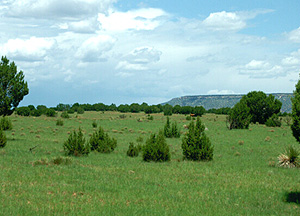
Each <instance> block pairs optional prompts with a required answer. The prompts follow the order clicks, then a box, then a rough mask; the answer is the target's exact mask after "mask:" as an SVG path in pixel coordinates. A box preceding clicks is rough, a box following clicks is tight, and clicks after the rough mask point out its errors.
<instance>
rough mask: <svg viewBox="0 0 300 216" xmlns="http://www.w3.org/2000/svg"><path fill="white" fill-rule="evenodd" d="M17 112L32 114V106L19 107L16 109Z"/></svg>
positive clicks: (25, 114)
mask: <svg viewBox="0 0 300 216" xmlns="http://www.w3.org/2000/svg"><path fill="white" fill-rule="evenodd" d="M16 112H17V114H18V115H20V116H30V108H29V107H19V108H17V109H16Z"/></svg>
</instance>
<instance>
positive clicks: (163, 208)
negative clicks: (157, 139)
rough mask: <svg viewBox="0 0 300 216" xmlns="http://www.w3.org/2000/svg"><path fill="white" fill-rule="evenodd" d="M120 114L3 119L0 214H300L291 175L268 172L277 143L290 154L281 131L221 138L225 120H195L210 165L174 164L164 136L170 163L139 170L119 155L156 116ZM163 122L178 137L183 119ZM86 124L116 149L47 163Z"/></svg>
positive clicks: (175, 150) (142, 165)
mask: <svg viewBox="0 0 300 216" xmlns="http://www.w3.org/2000/svg"><path fill="white" fill-rule="evenodd" d="M59 115H60V114H59ZM120 115H121V114H120V113H117V112H105V113H101V112H85V113H84V114H83V115H78V117H77V116H76V115H75V114H74V115H72V116H71V118H70V119H64V120H63V121H64V125H63V126H56V120H57V119H58V117H57V118H47V117H44V116H42V117H38V118H34V117H20V116H14V115H13V116H11V117H9V118H10V119H11V120H12V123H13V130H11V131H6V136H7V139H8V142H7V145H6V147H5V148H2V149H0V168H1V169H0V170H1V171H0V190H1V191H0V202H1V208H0V215H300V204H299V202H300V181H299V179H300V170H299V169H287V168H281V167H278V166H277V165H276V164H277V157H278V155H279V154H280V153H282V152H283V150H284V148H285V147H286V146H287V145H289V144H293V145H295V146H297V147H300V145H299V144H298V143H297V142H296V141H295V139H294V137H293V136H292V133H291V130H290V128H289V126H287V125H285V124H283V126H282V127H281V128H268V127H265V126H264V125H256V124H254V125H251V126H250V129H249V130H231V131H230V130H228V129H227V128H226V124H225V116H216V115H204V116H203V117H201V120H202V122H203V123H204V124H205V125H206V127H207V128H208V130H207V131H206V133H207V135H208V136H209V138H210V139H211V141H212V144H213V145H214V149H215V150H214V159H213V161H211V162H191V161H182V150H181V139H167V142H168V144H169V146H170V152H171V161H170V162H166V163H154V162H151V163H147V162H143V161H142V157H141V154H140V156H139V157H137V158H130V157H128V156H127V155H126V151H127V149H128V145H129V142H135V143H137V142H136V140H137V138H139V137H141V138H142V139H143V140H144V142H145V141H146V139H147V138H148V137H149V136H150V134H151V133H152V132H158V130H159V129H162V128H163V126H164V124H165V121H166V117H165V116H163V115H162V114H157V115H153V117H154V120H153V121H149V120H147V116H146V115H145V114H143V113H138V114H132V113H128V114H125V115H126V118H120ZM170 120H171V122H172V121H177V123H178V126H179V128H181V131H182V133H184V132H185V131H186V129H184V127H183V125H185V124H188V123H189V121H187V120H186V117H185V116H183V115H173V116H171V117H170ZM93 121H96V122H97V124H98V126H102V127H103V128H104V129H105V131H106V132H108V133H109V135H110V136H111V137H114V138H116V139H117V141H118V147H117V148H116V150H115V151H114V152H113V153H111V154H101V153H96V152H92V153H90V154H89V155H88V156H87V157H71V159H70V160H71V164H60V165H55V164H53V163H51V161H53V159H55V158H58V157H60V156H64V151H63V142H64V141H65V140H66V139H67V138H68V136H69V133H70V132H72V131H73V130H74V129H78V128H79V127H81V129H82V130H83V132H84V134H85V136H86V139H87V140H88V139H89V136H90V135H91V134H92V133H93V132H94V130H96V129H94V128H93V127H92V123H93ZM181 137H183V135H182V136H181ZM141 138H140V139H141ZM33 147H35V148H34V149H33V150H32V151H30V148H33ZM39 163H40V165H38V164H39Z"/></svg>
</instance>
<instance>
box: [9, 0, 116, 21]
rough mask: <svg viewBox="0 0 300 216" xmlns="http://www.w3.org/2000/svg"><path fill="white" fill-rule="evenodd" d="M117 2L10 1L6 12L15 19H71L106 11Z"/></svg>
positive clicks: (104, 0) (111, 0)
mask: <svg viewBox="0 0 300 216" xmlns="http://www.w3.org/2000/svg"><path fill="white" fill-rule="evenodd" d="M114 2H116V0H63V1H62V0H38V1H36V0H8V1H7V3H6V7H5V9H4V10H5V11H6V13H7V14H8V15H10V16H13V17H22V18H23V17H34V18H43V19H45V18H55V19H56V18H71V19H74V18H76V17H85V16H89V15H92V14H93V15H96V14H97V13H99V12H103V11H106V10H107V9H108V8H109V7H110V6H111V5H112V4H113V3H114Z"/></svg>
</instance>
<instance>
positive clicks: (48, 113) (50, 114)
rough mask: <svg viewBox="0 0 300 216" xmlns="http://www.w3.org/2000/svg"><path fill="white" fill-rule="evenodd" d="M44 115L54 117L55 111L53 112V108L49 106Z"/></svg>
mask: <svg viewBox="0 0 300 216" xmlns="http://www.w3.org/2000/svg"><path fill="white" fill-rule="evenodd" d="M45 115H46V116H47V117H55V116H56V112H55V110H54V109H52V108H49V109H47V110H46V111H45Z"/></svg>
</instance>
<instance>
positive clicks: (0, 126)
mask: <svg viewBox="0 0 300 216" xmlns="http://www.w3.org/2000/svg"><path fill="white" fill-rule="evenodd" d="M11 129H12V123H11V120H10V119H8V118H6V117H2V118H1V119H0V130H3V131H5V130H11Z"/></svg>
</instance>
